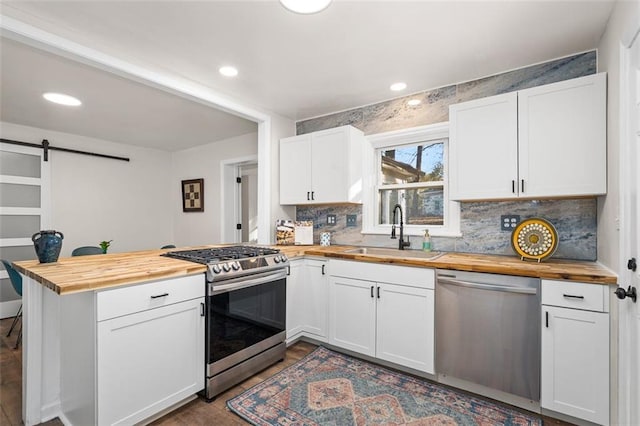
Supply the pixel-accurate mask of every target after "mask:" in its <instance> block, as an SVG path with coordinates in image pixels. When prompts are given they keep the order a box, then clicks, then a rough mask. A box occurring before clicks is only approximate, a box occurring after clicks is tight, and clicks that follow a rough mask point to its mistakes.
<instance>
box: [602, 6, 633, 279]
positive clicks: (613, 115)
mask: <svg viewBox="0 0 640 426" xmlns="http://www.w3.org/2000/svg"><path fill="white" fill-rule="evenodd" d="M634 19H635V20H637V19H638V3H637V2H635V1H618V2H616V4H615V6H614V10H613V12H612V14H611V17H610V18H609V23H608V24H607V28H606V31H605V33H604V35H603V36H602V38H601V40H600V43H599V45H598V71H606V72H607V89H608V96H607V120H608V126H607V133H608V134H607V169H608V176H607V181H608V188H607V195H606V197H600V198H599V199H598V260H599V261H600V262H602V263H603V264H604V265H606V266H608V267H609V268H611V269H613V270H614V271H618V269H619V265H620V235H619V230H618V224H617V220H618V218H619V217H620V211H619V207H620V176H619V171H620V41H621V39H622V36H623V33H624V31H625V30H626V29H627V27H628V26H629V23H630V22H631V21H632V20H634Z"/></svg>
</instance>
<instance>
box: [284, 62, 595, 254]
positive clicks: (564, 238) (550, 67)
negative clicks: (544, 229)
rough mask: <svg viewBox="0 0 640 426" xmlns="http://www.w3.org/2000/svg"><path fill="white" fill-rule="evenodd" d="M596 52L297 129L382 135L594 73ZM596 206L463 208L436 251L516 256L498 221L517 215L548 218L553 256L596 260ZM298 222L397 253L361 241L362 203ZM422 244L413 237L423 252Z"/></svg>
mask: <svg viewBox="0 0 640 426" xmlns="http://www.w3.org/2000/svg"><path fill="white" fill-rule="evenodd" d="M596 71H597V69H596V52H595V51H591V52H586V53H580V54H577V55H573V56H570V57H567V58H563V59H557V60H554V61H549V62H545V63H542V64H537V65H532V66H530V67H526V68H521V69H518V70H514V71H509V72H505V73H502V74H497V75H494V76H490V77H486V78H482V79H479V80H474V81H469V82H465V83H460V84H457V85H451V86H447V87H442V88H437V89H433V90H428V91H424V92H422V93H419V94H414V95H411V96H410V97H403V98H396V99H392V100H389V101H385V102H380V103H378V104H374V105H368V106H364V107H361V108H356V109H353V110H349V111H343V112H339V113H335V114H331V115H327V116H324V117H318V118H313V119H310V120H305V121H301V122H298V123H297V133H298V134H304V133H309V132H313V131H317V130H323V129H329V128H334V127H338V126H342V125H345V124H350V125H352V126H354V127H357V128H359V129H360V130H362V131H363V132H364V133H365V134H376V133H381V132H387V131H391V130H398V129H404V128H410V127H416V126H423V125H426V124H433V123H440V122H443V121H447V120H448V119H449V105H451V104H454V103H458V102H462V101H467V100H471V99H477V98H482V97H486V96H492V95H497V94H500V93H507V92H511V91H514V90H520V89H525V88H529V87H535V86H539V85H542V84H549V83H554V82H557V81H562V80H567V79H571V78H576V77H581V76H585V75H590V74H594V73H596ZM416 97H418V98H421V99H422V103H421V104H420V105H419V106H417V107H409V106H407V103H406V101H407V100H408V99H409V98H412V99H413V98H416ZM596 211H597V207H596V200H595V199H593V198H592V199H575V200H574V199H572V200H544V201H505V202H474V203H462V204H461V211H460V227H461V231H462V237H460V238H446V237H433V239H432V241H433V245H434V250H441V251H459V252H469V253H487V254H513V253H514V252H513V250H512V248H511V242H510V235H511V233H510V232H508V231H501V230H500V216H501V215H504V214H517V215H520V217H521V219H527V218H530V217H542V218H545V219H547V220H549V221H550V222H551V223H553V224H554V225H555V227H556V229H557V230H558V234H559V245H558V250H557V251H556V254H555V255H554V257H556V258H562V259H578V260H595V259H596V257H597V253H596V231H597V225H596ZM327 214H335V215H336V217H337V223H336V224H335V225H327V224H326V215H327ZM347 214H355V215H357V218H358V222H357V226H356V227H347V226H346V215H347ZM296 219H297V220H313V221H314V224H315V226H314V228H315V229H314V241H315V242H318V241H319V238H320V237H319V233H320V232H323V231H330V232H331V233H332V242H333V243H335V244H353V245H372V246H388V247H393V246H394V245H395V244H397V240H391V239H389V236H386V235H363V234H361V233H360V230H361V227H362V207H361V206H360V205H332V206H326V205H325V206H298V207H297V212H296ZM419 245H420V238H418V237H412V246H413V247H418V246H419Z"/></svg>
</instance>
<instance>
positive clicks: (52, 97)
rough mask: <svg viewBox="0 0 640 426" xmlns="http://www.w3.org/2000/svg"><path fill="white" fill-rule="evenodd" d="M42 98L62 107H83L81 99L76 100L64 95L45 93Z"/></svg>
mask: <svg viewBox="0 0 640 426" xmlns="http://www.w3.org/2000/svg"><path fill="white" fill-rule="evenodd" d="M42 97H43V98H45V99H46V100H48V101H49V102H53V103H56V104H60V105H67V106H78V105H82V102H80V99H77V98H74V97H73V96H69V95H65V94H63V93H52V92H47V93H44V94H43V95H42Z"/></svg>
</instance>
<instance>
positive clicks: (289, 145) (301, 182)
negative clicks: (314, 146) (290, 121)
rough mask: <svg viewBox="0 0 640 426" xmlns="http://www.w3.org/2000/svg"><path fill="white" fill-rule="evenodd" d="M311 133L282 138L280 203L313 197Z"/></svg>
mask: <svg viewBox="0 0 640 426" xmlns="http://www.w3.org/2000/svg"><path fill="white" fill-rule="evenodd" d="M311 158H312V155H311V134H307V135H300V136H294V137H291V138H285V139H281V140H280V204H305V203H308V202H309V200H310V199H311V190H312V189H311V187H312V184H311V170H310V169H311V163H310V162H311Z"/></svg>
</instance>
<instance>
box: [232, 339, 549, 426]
mask: <svg viewBox="0 0 640 426" xmlns="http://www.w3.org/2000/svg"><path fill="white" fill-rule="evenodd" d="M227 406H228V407H229V408H230V409H231V411H233V412H234V413H236V414H238V415H239V416H240V417H242V418H244V419H245V420H247V421H248V422H250V423H252V424H254V425H287V426H293V425H295V426H303V425H304V426H307V425H309V426H310V425H330V426H345V425H358V426H360V425H362V426H364V425H411V426H426V425H541V424H542V422H541V420H540V419H539V418H538V417H536V416H535V415H529V414H526V413H523V412H520V411H517V410H512V409H510V408H508V407H504V406H501V405H497V404H493V403H491V402H488V401H485V400H482V399H479V398H474V397H473V396H470V395H466V394H463V393H459V392H456V391H453V390H451V389H448V388H444V387H441V386H438V385H436V384H433V383H431V382H428V381H426V380H420V379H416V378H413V377H410V376H407V375H404V374H400V373H396V372H394V371H391V370H387V369H385V368H382V367H379V366H377V365H374V364H370V363H368V362H365V361H361V360H358V359H355V358H351V357H349V356H346V355H342V354H339V353H336V352H333V351H330V350H329V349H326V348H323V347H319V348H318V349H316V350H315V351H314V352H312V353H311V354H309V355H307V356H306V357H305V358H304V359H302V360H300V361H298V362H297V363H296V364H294V365H292V366H290V367H288V368H286V369H284V370H282V371H281V372H279V373H277V374H276V375H274V376H273V377H271V378H269V379H267V380H265V381H264V382H262V383H260V384H258V385H256V386H254V387H253V388H251V389H249V390H247V391H246V392H244V393H243V394H241V395H238V396H237V397H235V398H233V399H230V400H229V401H227Z"/></svg>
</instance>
